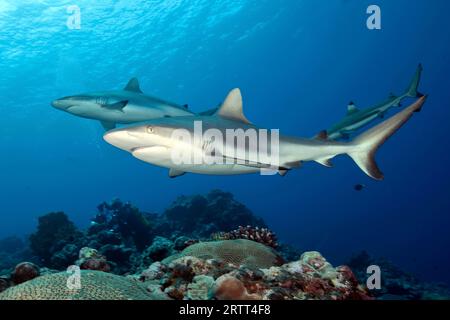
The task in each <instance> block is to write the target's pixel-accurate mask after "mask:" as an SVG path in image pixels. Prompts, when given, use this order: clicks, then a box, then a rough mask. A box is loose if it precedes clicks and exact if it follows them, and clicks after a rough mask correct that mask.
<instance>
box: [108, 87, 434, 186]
mask: <svg viewBox="0 0 450 320" xmlns="http://www.w3.org/2000/svg"><path fill="white" fill-rule="evenodd" d="M425 100H426V97H425V96H423V97H421V98H419V99H418V100H417V101H416V102H415V103H414V104H412V105H411V106H409V107H407V108H405V109H404V110H403V111H401V112H399V113H397V114H396V115H394V116H392V117H391V118H389V119H387V120H385V121H384V122H382V123H380V124H379V125H377V126H375V127H373V128H371V129H369V130H367V131H365V132H364V133H362V134H361V135H359V136H358V137H356V138H355V139H354V140H352V141H350V142H338V141H331V140H327V139H321V138H315V139H306V138H296V137H287V136H281V135H280V136H279V140H278V141H279V148H278V151H279V152H278V155H279V161H278V167H277V168H275V169H276V170H278V173H279V174H280V175H285V174H286V173H287V172H288V171H289V170H291V169H294V168H298V167H300V165H301V163H302V162H306V161H316V162H318V163H320V164H322V165H324V166H327V167H330V166H332V164H331V159H332V158H334V157H335V156H337V155H341V154H346V155H349V156H350V157H351V158H352V159H353V160H354V161H355V163H356V164H357V165H358V166H359V167H360V168H361V170H362V171H364V172H365V173H366V174H367V175H369V176H370V177H372V178H374V179H377V180H382V179H383V174H382V173H381V171H380V169H379V168H378V166H377V164H376V163H375V159H374V156H375V152H376V151H377V150H378V148H379V147H380V146H381V145H382V144H383V143H384V142H385V141H386V140H387V139H388V138H389V137H390V136H392V135H393V134H394V133H395V132H396V131H397V130H398V129H399V128H400V127H401V126H402V125H403V124H405V123H406V122H407V121H408V119H409V118H410V117H411V116H412V115H413V113H414V112H416V111H418V110H420V109H421V108H422V106H423V104H424V103H425ZM198 121H201V123H202V126H203V128H205V129H215V130H218V131H219V132H221V133H222V134H223V135H224V136H225V131H226V130H227V129H243V130H247V129H255V128H256V129H258V128H257V127H256V126H254V125H253V124H251V123H250V122H249V121H248V120H247V118H246V117H245V115H244V113H243V110H242V97H241V93H240V90H239V89H234V90H233V91H231V92H230V93H229V95H228V96H227V98H226V100H225V102H224V103H223V104H222V106H221V107H220V109H219V110H218V111H217V112H216V113H215V114H214V115H212V116H191V117H176V118H163V119H157V120H152V121H150V122H148V123H146V124H145V125H137V126H132V127H128V128H121V129H115V130H111V131H109V132H107V133H105V135H104V139H105V140H106V141H107V142H108V143H110V144H112V145H113V146H116V147H118V148H120V149H123V150H125V151H127V152H130V153H131V154H132V155H133V156H134V157H136V158H138V159H140V160H142V161H145V162H148V163H151V164H154V165H157V166H161V167H166V168H169V169H170V171H169V176H170V177H176V176H180V175H183V174H184V173H186V172H191V173H199V174H212V175H233V174H245V173H257V172H259V171H260V170H262V169H264V168H272V169H273V167H272V164H271V163H267V162H266V163H265V162H263V161H254V160H253V159H254V158H250V157H249V159H250V160H252V161H247V160H249V159H236V158H235V157H236V154H237V153H238V152H236V151H237V150H236V148H237V147H235V148H234V149H232V148H223V141H215V140H214V141H212V140H207V141H204V140H203V139H197V140H195V139H190V142H189V143H188V142H186V141H187V140H183V141H181V140H180V139H178V138H174V132H175V131H176V130H179V129H183V130H186V131H187V132H189V133H190V134H191V135H193V134H194V133H195V131H194V129H195V122H198ZM205 142H206V143H205ZM216 143H217V144H220V143H222V145H215V144H216ZM211 148H215V149H214V150H222V149H224V150H222V151H221V152H224V153H223V154H218V155H217V154H216V156H219V157H223V158H224V159H227V160H230V159H233V160H236V161H235V162H234V163H229V162H227V161H226V162H223V163H213V164H211V163H201V164H186V163H181V164H178V163H175V162H174V161H173V159H174V158H173V151H174V150H181V149H183V150H190V151H191V152H192V153H196V152H197V153H206V152H209V151H208V150H211ZM245 148H247V146H245ZM251 150H253V149H251ZM249 152H250V151H249ZM259 152H260V150H258V151H257V153H259ZM257 156H258V160H259V159H262V157H259V154H258V155H257ZM237 160H239V161H237Z"/></svg>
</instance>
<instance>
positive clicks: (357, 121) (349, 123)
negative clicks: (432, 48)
mask: <svg viewBox="0 0 450 320" xmlns="http://www.w3.org/2000/svg"><path fill="white" fill-rule="evenodd" d="M422 70H423V68H422V65H421V64H419V66H418V67H417V70H416V73H415V74H414V78H413V79H412V81H411V84H410V86H409V88H408V89H407V90H406V91H405V92H404V93H403V94H402V95H400V96H395V95H391V96H390V97H389V98H388V99H387V100H386V101H384V102H382V103H380V104H377V105H375V106H373V107H369V108H366V109H360V108H358V107H357V106H356V105H355V104H354V103H353V102H350V103H349V105H348V107H347V114H346V116H345V117H344V118H343V119H342V120H341V121H340V122H338V123H337V124H335V125H334V126H332V127H331V128H329V129H328V130H326V131H325V132H322V133H321V136H322V137H325V136H326V137H327V138H328V139H330V140H339V139H349V138H350V136H351V135H352V134H353V133H355V132H356V131H357V130H359V129H361V128H362V127H364V126H366V125H369V124H370V123H372V122H373V121H375V120H376V119H378V118H384V116H385V115H386V113H387V112H388V111H389V110H390V109H391V108H394V107H400V106H401V102H402V100H403V99H405V98H420V97H421V96H422V94H421V93H419V92H418V87H419V83H420V77H421V74H422Z"/></svg>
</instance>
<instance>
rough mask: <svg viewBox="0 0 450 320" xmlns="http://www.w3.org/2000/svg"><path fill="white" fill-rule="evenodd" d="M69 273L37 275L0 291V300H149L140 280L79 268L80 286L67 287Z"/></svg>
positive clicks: (148, 295)
mask: <svg viewBox="0 0 450 320" xmlns="http://www.w3.org/2000/svg"><path fill="white" fill-rule="evenodd" d="M69 276H70V274H69V273H66V272H61V273H55V274H51V275H46V276H42V277H38V278H36V279H34V280H31V281H28V282H25V283H23V284H20V285H18V286H15V287H12V288H9V289H7V290H6V291H4V292H2V293H0V300H150V299H151V298H152V296H151V294H150V293H148V292H147V291H146V290H145V289H144V288H143V287H142V286H141V284H140V283H138V282H136V281H133V280H130V279H127V278H125V277H121V276H116V275H113V274H109V273H105V272H99V271H81V277H80V281H81V282H80V284H81V285H80V288H79V289H77V288H69V287H68V285H67V283H68V280H69V281H70V279H69Z"/></svg>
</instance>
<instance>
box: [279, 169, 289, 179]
mask: <svg viewBox="0 0 450 320" xmlns="http://www.w3.org/2000/svg"><path fill="white" fill-rule="evenodd" d="M288 172H289V169H286V168H280V169H278V174H279V175H280V176H282V177H284V176H285V175H287V173H288Z"/></svg>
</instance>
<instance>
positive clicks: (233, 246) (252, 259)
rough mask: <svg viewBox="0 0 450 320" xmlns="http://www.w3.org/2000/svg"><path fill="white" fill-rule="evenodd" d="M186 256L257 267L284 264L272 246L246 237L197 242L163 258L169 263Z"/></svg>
mask: <svg viewBox="0 0 450 320" xmlns="http://www.w3.org/2000/svg"><path fill="white" fill-rule="evenodd" d="M186 256H192V257H196V258H200V259H203V260H208V259H216V260H222V261H224V262H226V263H232V264H235V265H246V266H248V267H255V268H270V267H272V266H275V265H281V264H282V259H281V258H280V257H279V256H278V255H277V254H276V252H275V251H274V250H273V249H272V248H269V247H267V246H265V245H263V244H260V243H257V242H254V241H250V240H245V239H238V240H223V241H210V242H200V243H196V244H193V245H191V246H189V247H187V248H186V249H184V250H183V251H182V252H181V253H179V254H177V255H175V256H171V257H169V258H167V259H165V260H163V263H165V264H168V263H170V262H172V261H173V260H175V259H177V258H180V257H186Z"/></svg>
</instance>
